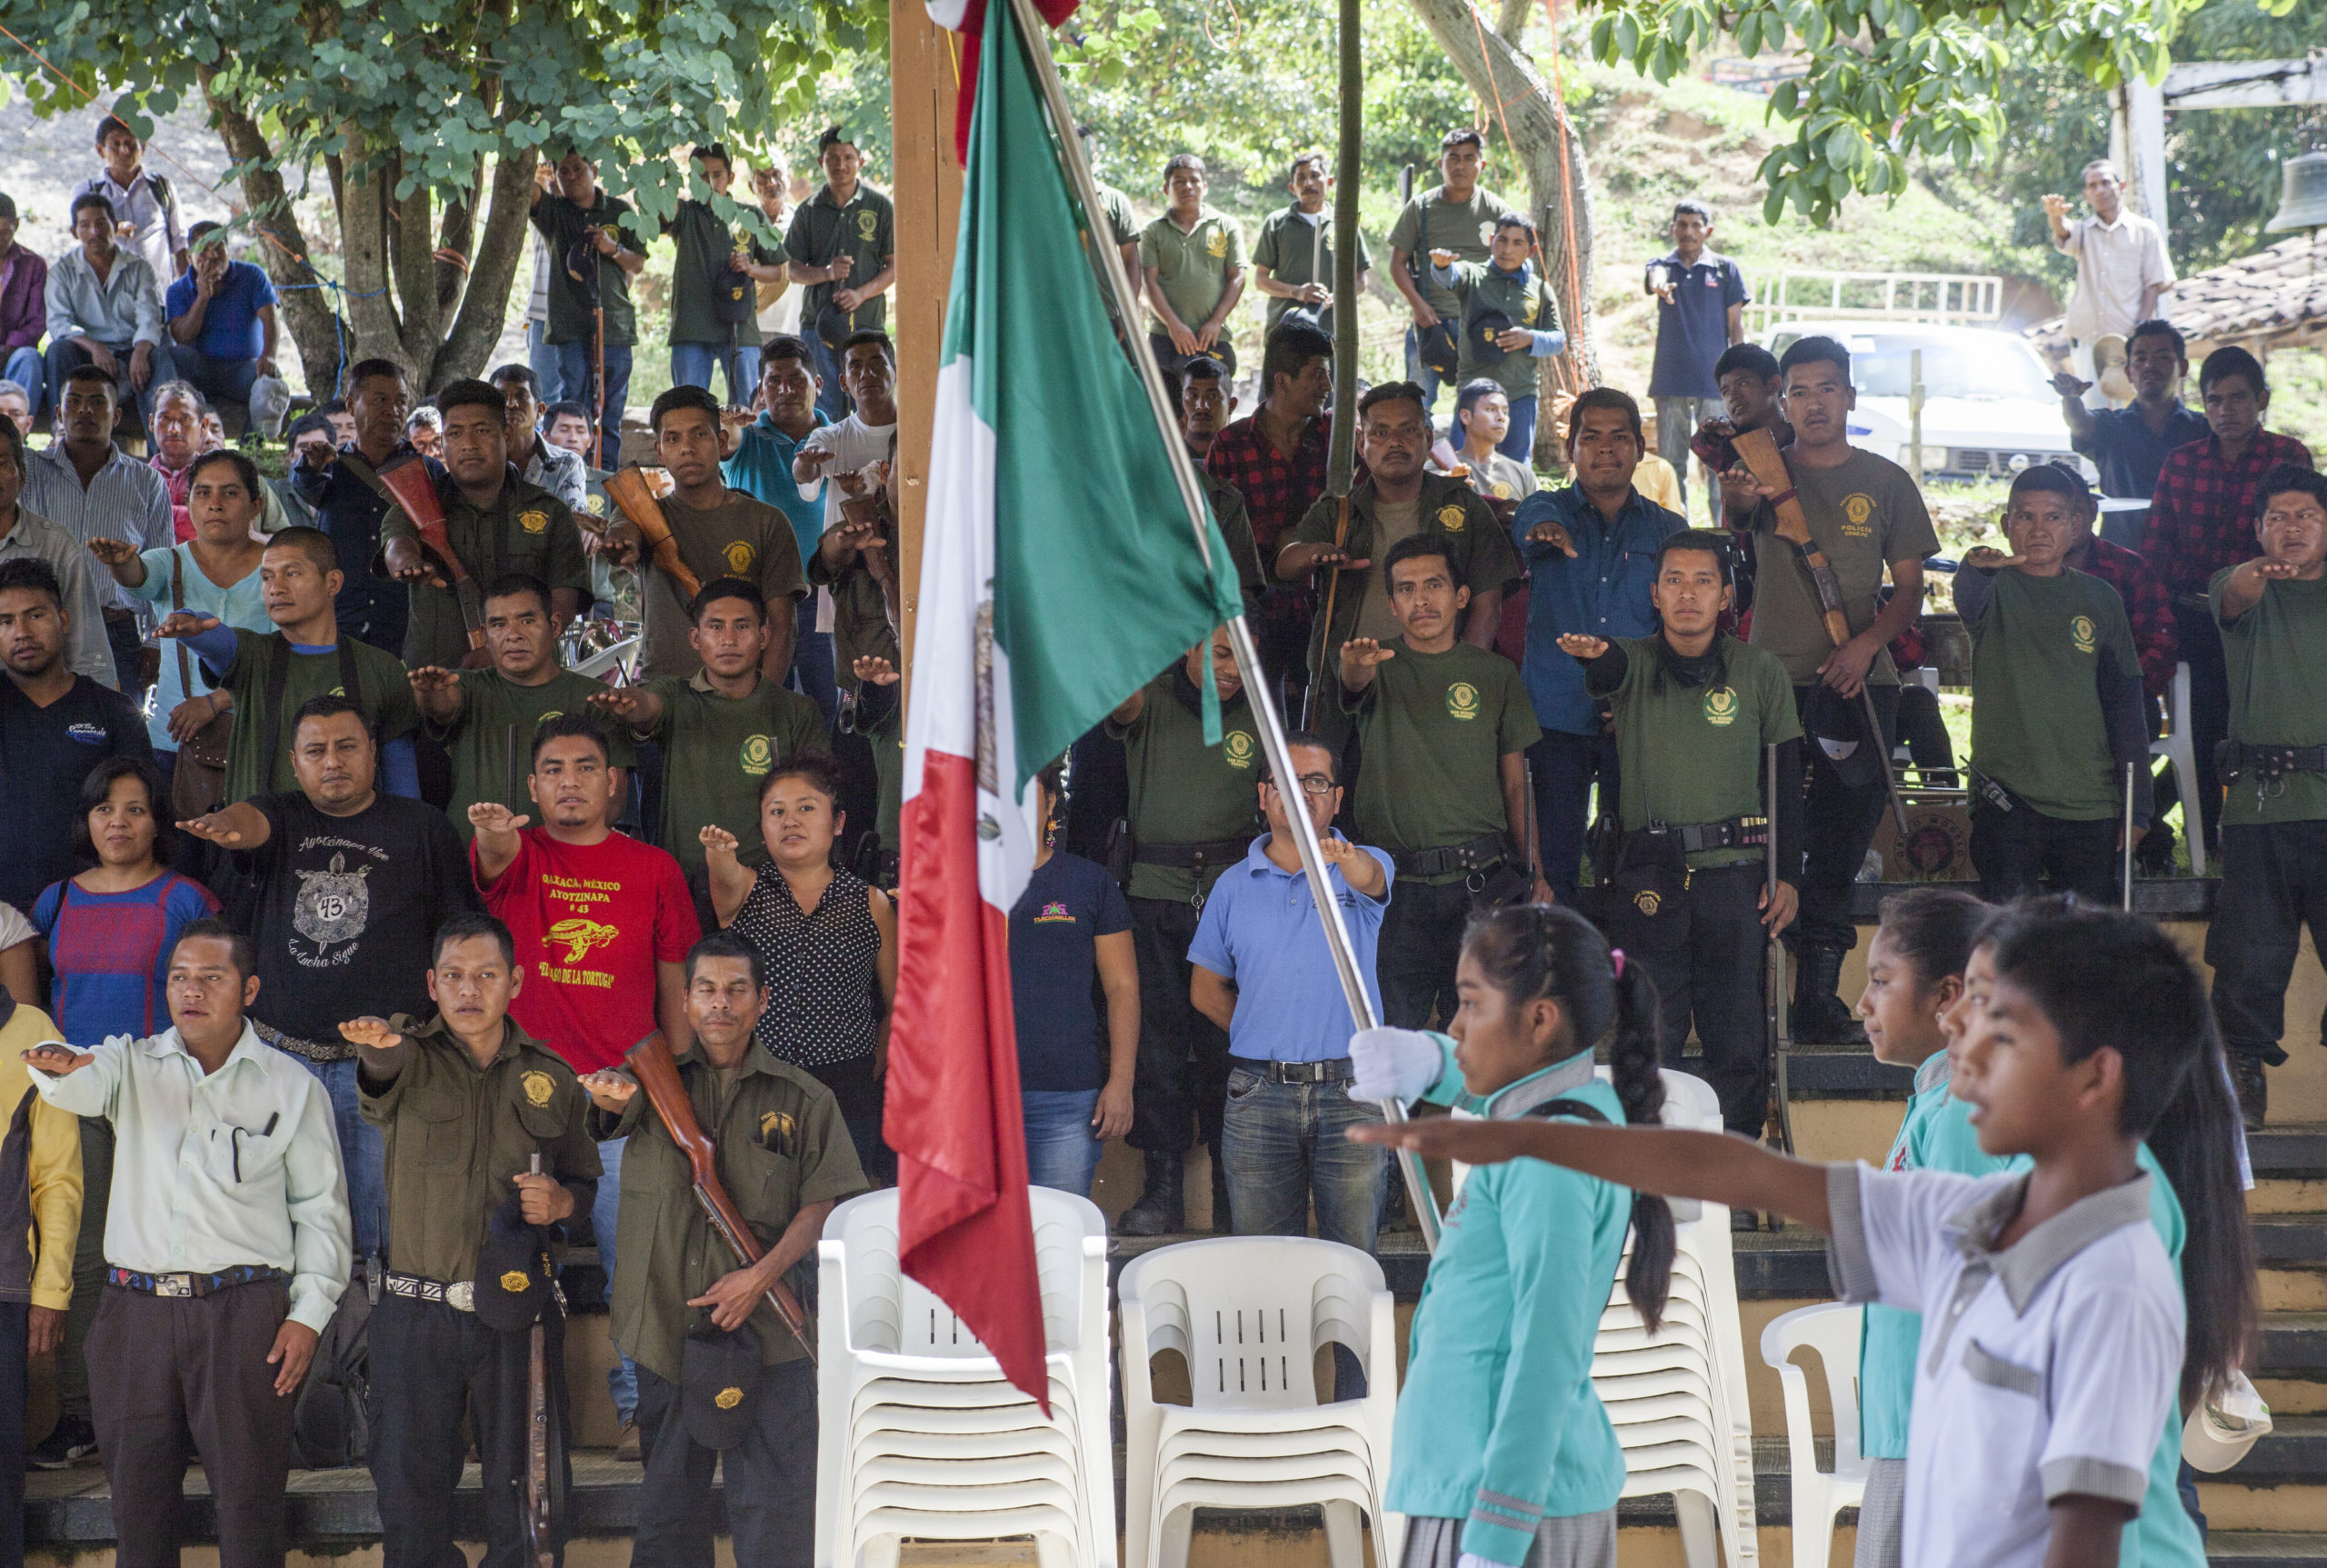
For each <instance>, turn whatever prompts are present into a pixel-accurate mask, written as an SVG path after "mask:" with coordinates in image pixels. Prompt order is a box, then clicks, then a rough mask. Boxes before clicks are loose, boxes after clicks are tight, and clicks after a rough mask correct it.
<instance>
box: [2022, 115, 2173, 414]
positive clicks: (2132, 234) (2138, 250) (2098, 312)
mask: <svg viewBox="0 0 2327 1568" xmlns="http://www.w3.org/2000/svg"><path fill="white" fill-rule="evenodd" d="M2084 199H2085V203H2086V205H2089V206H2090V207H2092V216H2091V217H2089V218H2071V217H2070V216H2069V215H2068V203H2067V202H2066V201H2064V200H2063V199H2062V198H2061V197H2059V196H2046V197H2045V198H2044V221H2045V222H2046V223H2047V224H2049V225H2051V226H2052V248H2053V249H2054V250H2056V251H2059V252H2060V253H2061V254H2062V255H2065V256H2073V257H2074V258H2075V259H2076V293H2075V295H2072V297H2071V298H2070V300H2069V309H2068V329H2069V357H2070V359H2071V360H2072V363H2073V365H2074V367H2075V370H2076V374H2077V378H2078V379H2079V380H2081V381H2089V382H2092V383H2093V384H2094V385H2093V387H2092V390H2090V391H2088V392H2087V393H2086V394H2085V406H2086V407H2088V408H2102V407H2106V406H2107V405H2108V399H2107V398H2106V397H2104V396H2102V393H2101V391H2100V385H2099V384H2100V381H2101V377H2100V375H2099V374H2098V373H2097V371H2096V369H2095V367H2094V365H2093V361H2092V349H2093V345H2095V344H2097V343H2099V342H2100V341H2101V340H2102V338H2104V337H2121V338H2130V337H2132V332H2133V326H2134V324H2135V323H2137V322H2144V321H2147V320H2149V319H2150V318H2151V317H2152V316H2154V315H2157V302H2158V299H2159V297H2160V296H2161V295H2163V294H2164V293H2165V291H2166V290H2167V289H2169V288H2171V287H2172V286H2173V281H2174V274H2173V262H2172V258H2171V257H2169V256H2168V255H2166V254H2165V235H2164V233H2163V231H2162V230H2161V229H2159V227H2158V226H2157V225H2155V224H2154V223H2152V222H2151V221H2150V220H2149V219H2148V218H2145V217H2143V216H2142V215H2141V214H2139V213H2131V212H2127V211H2126V210H2125V181H2124V177H2123V176H2122V175H2120V174H2118V173H2117V166H2116V165H2114V164H2112V163H2111V162H2110V161H2109V160H2108V159H2106V158H2095V159H2093V160H2092V162H2091V163H2089V164H2087V165H2084Z"/></svg>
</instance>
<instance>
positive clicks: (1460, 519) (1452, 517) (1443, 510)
mask: <svg viewBox="0 0 2327 1568" xmlns="http://www.w3.org/2000/svg"><path fill="white" fill-rule="evenodd" d="M1468 520H1469V515H1468V514H1466V513H1465V512H1464V511H1463V504H1462V503H1461V502H1459V501H1449V502H1448V503H1447V504H1445V505H1443V506H1441V507H1440V508H1439V509H1438V525H1439V527H1440V528H1442V529H1443V530H1444V531H1445V532H1447V533H1449V534H1460V533H1461V532H1462V531H1463V524H1464V523H1465V522H1467V521H1468Z"/></svg>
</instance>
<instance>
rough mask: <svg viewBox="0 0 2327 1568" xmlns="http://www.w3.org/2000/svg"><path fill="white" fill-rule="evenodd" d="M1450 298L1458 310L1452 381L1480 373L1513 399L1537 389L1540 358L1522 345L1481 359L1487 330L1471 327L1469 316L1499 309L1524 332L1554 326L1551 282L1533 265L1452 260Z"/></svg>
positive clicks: (1555, 310) (1557, 309)
mask: <svg viewBox="0 0 2327 1568" xmlns="http://www.w3.org/2000/svg"><path fill="white" fill-rule="evenodd" d="M1453 270H1454V298H1455V305H1456V308H1457V310H1458V312H1459V313H1460V314H1458V315H1456V316H1455V317H1454V318H1453V319H1454V324H1455V342H1456V344H1457V345H1459V346H1458V347H1457V348H1456V350H1455V359H1454V380H1455V383H1456V385H1461V384H1462V383H1463V382H1466V381H1474V380H1477V379H1479V378H1480V377H1482V376H1483V377H1485V378H1486V379H1487V380H1489V381H1492V382H1493V383H1494V384H1495V385H1497V386H1500V387H1502V388H1503V394H1504V395H1505V396H1508V397H1511V398H1513V399H1516V398H1522V397H1533V396H1535V395H1536V393H1537V380H1536V368H1537V367H1538V366H1539V365H1542V364H1543V361H1542V360H1540V359H1537V358H1535V357H1534V356H1533V355H1530V354H1529V353H1528V352H1527V351H1526V350H1525V349H1523V348H1522V349H1513V350H1506V351H1505V352H1504V354H1503V357H1502V358H1501V359H1498V360H1495V361H1493V363H1492V364H1489V363H1484V362H1483V360H1482V358H1481V351H1482V349H1483V347H1485V346H1486V345H1485V344H1484V342H1483V339H1484V338H1486V337H1489V336H1491V335H1492V333H1491V332H1490V331H1489V330H1488V329H1487V328H1484V327H1473V326H1472V325H1471V322H1472V321H1473V318H1475V317H1477V316H1480V315H1484V314H1485V313H1486V312H1488V311H1491V310H1493V311H1501V312H1502V313H1503V315H1506V316H1508V317H1510V318H1511V325H1513V326H1514V327H1521V328H1524V329H1525V330H1527V331H1529V332H1559V331H1561V330H1563V329H1562V328H1561V326H1560V307H1559V302H1558V301H1556V300H1554V299H1553V297H1552V289H1551V285H1549V284H1547V283H1545V282H1544V281H1543V277H1542V276H1541V275H1539V274H1538V273H1537V272H1536V270H1535V269H1534V268H1533V266H1526V267H1522V268H1521V269H1520V270H1519V271H1517V272H1504V271H1503V269H1502V268H1500V267H1497V266H1495V265H1492V264H1491V263H1487V262H1457V263H1455V264H1454V269H1453Z"/></svg>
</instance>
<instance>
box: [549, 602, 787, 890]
mask: <svg viewBox="0 0 2327 1568" xmlns="http://www.w3.org/2000/svg"><path fill="white" fill-rule="evenodd" d="M689 612H690V614H692V616H693V618H694V630H693V631H692V632H691V633H690V634H689V637H690V640H691V641H692V642H693V644H694V650H695V653H696V654H697V656H699V657H700V658H701V659H702V661H703V668H701V669H700V670H697V671H696V672H695V673H694V674H693V675H691V676H689V677H688V678H687V679H685V680H678V679H675V678H674V677H672V676H668V675H664V676H659V677H657V678H656V679H654V680H651V681H649V682H647V683H646V684H644V685H643V686H607V687H604V689H602V690H599V691H595V692H593V693H591V694H590V703H591V704H592V705H593V706H594V707H597V708H599V709H602V710H604V712H605V713H607V714H610V715H612V716H613V717H614V718H616V719H619V720H621V721H622V722H623V723H624V724H628V725H629V726H630V727H631V728H632V729H633V730H634V731H635V732H636V733H637V734H638V737H639V738H640V739H642V740H652V741H654V742H657V743H658V744H661V746H662V748H663V791H662V796H663V798H662V802H661V805H660V808H659V810H658V811H657V812H656V814H655V817H656V821H655V824H654V834H653V842H654V846H655V847H656V848H657V849H660V850H662V851H663V852H664V853H665V854H669V855H671V856H672V857H673V858H674V859H675V860H676V861H677V862H678V863H679V864H680V865H681V866H682V867H684V869H685V871H686V874H687V880H688V884H689V885H690V886H692V887H694V889H695V892H696V899H695V902H696V904H697V906H698V913H700V911H701V909H702V907H704V904H705V899H704V880H703V866H704V856H703V837H702V835H703V830H704V828H705V827H711V826H717V827H724V828H725V829H726V830H727V831H728V832H729V833H732V834H734V835H735V838H736V843H737V847H736V852H735V853H736V856H737V858H739V859H740V860H742V861H743V863H744V864H746V865H757V864H760V863H761V862H762V861H764V860H765V859H766V858H767V845H766V844H765V843H764V841H763V840H762V839H761V837H760V781H761V780H762V779H764V778H765V777H767V775H768V774H769V772H770V771H771V770H773V769H774V766H775V764H778V763H780V762H784V761H785V760H787V759H789V758H791V757H794V756H797V755H798V754H800V753H802V752H811V751H813V752H821V751H824V750H826V749H828V747H829V745H830V744H831V743H830V741H829V740H828V738H827V736H826V734H825V731H824V714H823V713H822V712H820V711H819V710H818V709H817V707H816V704H814V703H813V702H811V701H810V700H809V699H807V698H806V697H804V696H802V695H801V694H799V693H797V692H788V691H786V690H784V688H783V687H782V686H780V685H778V684H776V683H775V682H774V681H773V680H770V679H769V678H768V677H767V676H766V675H765V674H763V673H762V671H761V668H760V663H761V656H762V654H764V652H765V651H766V648H767V602H766V601H765V600H764V599H763V598H761V597H760V591H759V589H757V588H756V587H754V586H753V585H752V584H749V583H746V582H744V581H743V580H742V579H741V578H738V577H719V578H714V579H713V580H712V581H711V582H708V583H705V584H704V585H703V592H702V593H700V594H696V595H695V598H694V604H692V605H691V606H689ZM704 924H705V925H714V924H717V923H716V922H715V921H713V920H712V919H710V918H709V917H708V916H705V917H704Z"/></svg>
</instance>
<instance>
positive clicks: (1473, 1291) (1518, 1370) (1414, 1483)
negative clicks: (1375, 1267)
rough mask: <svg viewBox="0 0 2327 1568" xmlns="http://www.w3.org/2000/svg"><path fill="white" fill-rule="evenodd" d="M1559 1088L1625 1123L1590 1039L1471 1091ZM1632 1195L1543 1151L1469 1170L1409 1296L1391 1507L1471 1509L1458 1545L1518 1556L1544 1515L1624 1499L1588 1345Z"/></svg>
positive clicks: (1519, 1109) (1498, 1112)
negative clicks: (1581, 1048) (1415, 1302)
mask: <svg viewBox="0 0 2327 1568" xmlns="http://www.w3.org/2000/svg"><path fill="white" fill-rule="evenodd" d="M1441 1048H1442V1049H1444V1050H1448V1051H1449V1052H1450V1053H1451V1050H1452V1043H1451V1042H1449V1041H1445V1040H1443V1038H1442V1041H1441ZM1456 1082H1457V1083H1458V1084H1459V1079H1458V1080H1456ZM1446 1087H1447V1086H1446V1084H1445V1083H1444V1081H1443V1080H1442V1082H1441V1085H1440V1088H1439V1089H1436V1090H1433V1094H1432V1097H1433V1099H1440V1098H1442V1094H1443V1091H1444V1090H1445V1088H1446ZM1443 1098H1449V1099H1451V1098H1453V1095H1452V1094H1443ZM1557 1099H1573V1100H1581V1101H1583V1102H1585V1103H1586V1104H1590V1105H1592V1106H1593V1108H1594V1109H1596V1110H1598V1111H1599V1112H1600V1113H1601V1114H1603V1115H1604V1116H1605V1117H1607V1119H1608V1120H1609V1121H1610V1122H1612V1123H1614V1124H1618V1125H1622V1124H1623V1120H1624V1113H1623V1105H1622V1104H1621V1103H1620V1102H1619V1101H1618V1100H1617V1098H1616V1092H1615V1090H1614V1089H1613V1087H1612V1086H1610V1085H1608V1084H1603V1083H1601V1082H1600V1081H1599V1080H1598V1079H1597V1078H1596V1077H1594V1076H1593V1071H1592V1054H1591V1053H1590V1052H1589V1051H1585V1052H1582V1053H1579V1054H1576V1055H1574V1056H1572V1057H1570V1058H1568V1059H1567V1060H1566V1061H1564V1062H1561V1063H1557V1064H1553V1065H1552V1066H1550V1067H1546V1068H1544V1069H1543V1071H1542V1072H1540V1073H1537V1074H1533V1076H1530V1077H1527V1078H1523V1079H1521V1080H1520V1081H1519V1082H1518V1083H1516V1084H1511V1085H1510V1086H1509V1087H1507V1088H1505V1089H1503V1090H1502V1091H1500V1092H1499V1093H1497V1094H1494V1095H1493V1096H1492V1097H1490V1098H1489V1099H1487V1100H1485V1101H1483V1102H1476V1101H1464V1102H1463V1104H1465V1105H1466V1106H1467V1107H1468V1108H1470V1109H1473V1110H1476V1111H1478V1112H1479V1113H1480V1114H1483V1115H1485V1116H1488V1117H1490V1118H1494V1119H1507V1118H1512V1117H1516V1116H1520V1115H1523V1114H1526V1113H1527V1112H1528V1111H1529V1110H1530V1109H1531V1108H1533V1107H1534V1106H1537V1105H1541V1104H1543V1103H1545V1102H1546V1101H1550V1100H1557ZM1632 1208H1633V1194H1632V1191H1631V1189H1630V1188H1627V1187H1618V1186H1613V1185H1611V1184H1610V1183H1606V1182H1602V1181H1598V1180H1595V1179H1594V1178H1593V1177H1590V1176H1584V1175H1580V1174H1577V1173H1575V1172H1573V1171H1566V1170H1562V1169H1560V1168H1559V1167H1558V1166H1555V1165H1548V1164H1543V1162H1542V1161H1540V1160H1513V1161H1512V1162H1510V1163H1509V1164H1501V1165H1482V1166H1480V1167H1478V1168H1477V1169H1475V1170H1473V1171H1472V1172H1471V1173H1470V1174H1469V1177H1468V1179H1466V1180H1465V1181H1464V1182H1463V1190H1462V1192H1461V1193H1459V1194H1458V1195H1457V1196H1456V1198H1455V1200H1454V1203H1453V1207H1452V1208H1450V1209H1449V1210H1448V1211H1447V1214H1446V1219H1445V1223H1444V1226H1443V1232H1442V1233H1441V1236H1440V1239H1439V1245H1438V1253H1437V1255H1436V1256H1435V1257H1433V1259H1432V1260H1431V1264H1430V1273H1429V1276H1428V1278H1427V1279H1426V1280H1425V1281H1424V1282H1423V1293H1422V1302H1421V1304H1420V1305H1419V1306H1417V1307H1416V1308H1415V1309H1414V1320H1413V1335H1412V1338H1411V1341H1410V1343H1409V1345H1408V1352H1407V1362H1406V1382H1405V1388H1404V1390H1403V1392H1402V1393H1400V1395H1399V1398H1398V1414H1397V1422H1396V1425H1395V1427H1394V1429H1393V1437H1392V1442H1391V1458H1390V1490H1389V1505H1390V1507H1391V1508H1392V1509H1393V1510H1395V1511H1396V1512H1398V1513H1405V1514H1408V1515H1413V1516H1421V1517H1430V1518H1441V1519H1461V1520H1464V1521H1466V1523H1464V1525H1463V1551H1465V1552H1472V1553H1477V1554H1478V1555H1480V1556H1482V1557H1483V1558H1485V1559H1487V1560H1488V1561H1489V1562H1491V1563H1519V1562H1521V1561H1523V1559H1524V1558H1525V1556H1526V1554H1527V1551H1528V1549H1529V1546H1530V1545H1531V1544H1532V1543H1533V1540H1534V1535H1535V1527H1536V1525H1537V1524H1538V1523H1540V1522H1541V1521H1543V1519H1546V1518H1565V1517H1571V1516H1573V1515H1577V1514H1585V1513H1600V1512H1602V1511H1603V1510H1605V1509H1609V1508H1613V1507H1614V1506H1615V1505H1616V1496H1617V1493H1619V1492H1621V1491H1622V1490H1623V1483H1624V1460H1623V1453H1622V1451H1621V1450H1620V1449H1619V1448H1618V1447H1617V1444H1616V1433H1615V1428H1614V1427H1613V1426H1612V1425H1611V1424H1610V1423H1609V1421H1608V1413H1607V1411H1606V1410H1604V1409H1603V1408H1602V1406H1601V1403H1600V1396H1599V1394H1598V1393H1597V1392H1595V1391H1594V1390H1593V1386H1592V1348H1593V1340H1594V1338H1595V1337H1596V1335H1597V1334H1598V1333H1599V1327H1600V1314H1601V1313H1602V1311H1603V1309H1605V1307H1606V1306H1607V1304H1608V1294H1609V1291H1610V1289H1611V1287H1612V1286H1613V1284H1614V1283H1615V1278H1616V1265H1617V1262H1618V1260H1619V1259H1620V1258H1621V1257H1622V1256H1623V1246H1624V1233H1625V1231H1626V1229H1627V1228H1628V1226H1629V1225H1630V1223H1631V1221H1632Z"/></svg>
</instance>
